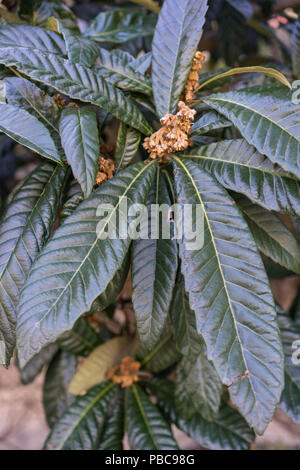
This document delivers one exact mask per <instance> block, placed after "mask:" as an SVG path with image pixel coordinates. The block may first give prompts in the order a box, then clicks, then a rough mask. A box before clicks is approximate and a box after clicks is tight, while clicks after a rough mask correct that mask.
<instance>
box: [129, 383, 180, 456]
mask: <svg viewBox="0 0 300 470" xmlns="http://www.w3.org/2000/svg"><path fill="white" fill-rule="evenodd" d="M127 393H128V396H127V408H126V428H127V432H128V439H129V444H130V446H131V448H132V449H134V450H177V449H178V446H177V444H176V441H175V439H174V437H173V435H172V431H171V428H170V427H169V425H168V424H167V423H166V421H165V420H164V418H163V417H162V416H161V414H160V412H159V411H158V409H157V408H156V407H155V405H153V404H152V403H151V401H150V399H149V397H148V396H147V395H146V394H145V392H144V391H143V390H142V389H141V388H140V387H139V386H138V385H133V386H132V387H131V388H130V389H128V392H127Z"/></svg>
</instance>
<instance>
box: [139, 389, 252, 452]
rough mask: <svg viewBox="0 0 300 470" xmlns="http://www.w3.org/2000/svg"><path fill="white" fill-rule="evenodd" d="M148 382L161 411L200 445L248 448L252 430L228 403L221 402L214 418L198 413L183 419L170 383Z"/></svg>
mask: <svg viewBox="0 0 300 470" xmlns="http://www.w3.org/2000/svg"><path fill="white" fill-rule="evenodd" d="M147 386H148V387H149V388H150V390H151V391H152V392H153V393H154V394H155V396H156V398H157V399H158V406H159V408H160V409H161V410H162V412H163V414H164V415H165V416H166V417H167V418H168V419H169V420H171V421H172V422H173V423H176V425H177V427H178V428H179V429H181V430H182V431H183V432H185V433H186V434H187V435H188V436H190V437H191V438H192V439H194V440H195V441H197V442H198V443H199V444H200V445H201V446H203V447H205V448H208V449H213V450H247V449H249V447H250V445H251V443H252V442H253V441H254V439H255V435H254V433H253V431H252V430H251V429H250V428H249V426H248V425H247V423H246V421H245V420H244V419H243V418H242V417H241V415H240V414H239V413H238V412H237V411H236V410H234V409H233V408H231V407H230V406H228V405H225V404H223V405H222V407H221V409H220V411H219V413H218V416H217V417H216V418H215V419H214V421H207V420H205V419H204V418H202V417H201V416H200V415H199V414H195V415H194V416H193V417H192V418H191V419H189V420H185V419H183V418H181V417H180V416H178V413H177V411H176V409H175V405H174V398H173V396H174V385H173V384H172V383H170V382H166V381H161V380H159V381H158V380H156V381H155V380H151V381H148V382H147Z"/></svg>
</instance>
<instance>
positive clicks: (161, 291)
mask: <svg viewBox="0 0 300 470" xmlns="http://www.w3.org/2000/svg"><path fill="white" fill-rule="evenodd" d="M156 175H157V176H156V180H155V181H154V184H153V186H152V191H151V192H150V194H149V198H148V201H147V206H148V217H149V220H148V218H147V219H146V226H142V227H141V231H142V232H144V233H145V235H146V237H148V238H145V239H144V238H142V239H138V240H134V241H133V250H132V287H133V293H132V301H133V307H134V310H135V315H136V322H137V328H138V333H139V337H140V339H141V342H142V344H143V346H144V347H145V348H147V349H148V350H149V351H151V350H152V349H153V348H154V347H155V345H156V344H157V342H158V341H159V339H160V337H161V335H162V332H163V330H164V328H165V322H166V319H167V315H168V311H169V308H170V303H171V300H172V293H173V286H174V282H175V278H176V273H177V256H178V255H177V243H176V240H172V233H171V222H170V219H169V211H170V207H171V203H170V198H169V195H168V190H167V186H166V182H165V179H164V176H163V175H162V173H161V172H160V171H157V174H156ZM154 204H155V205H156V206H154V207H156V208H157V213H156V214H157V221H156V224H158V225H157V226H156V230H157V233H151V231H152V230H153V226H154V224H155V222H154V221H153V218H154V215H155V214H154V213H153V212H154V211H153V205H154ZM161 204H164V205H165V208H164V209H163V212H162V223H163V229H162V228H161V227H159V224H160V222H159V212H158V210H159V207H158V205H161ZM141 225H143V224H141ZM162 230H167V232H168V233H167V232H166V233H163V232H162Z"/></svg>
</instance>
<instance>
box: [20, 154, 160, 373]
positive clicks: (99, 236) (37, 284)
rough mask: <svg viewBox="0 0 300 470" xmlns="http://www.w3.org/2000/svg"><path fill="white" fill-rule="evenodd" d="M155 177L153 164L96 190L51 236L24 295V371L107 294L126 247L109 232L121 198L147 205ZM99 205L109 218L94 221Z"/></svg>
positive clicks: (126, 242)
mask: <svg viewBox="0 0 300 470" xmlns="http://www.w3.org/2000/svg"><path fill="white" fill-rule="evenodd" d="M153 173H154V165H153V163H148V164H147V165H145V164H144V163H139V164H136V165H134V166H133V165H132V166H131V167H130V168H129V169H125V170H122V171H121V172H120V173H119V174H118V176H117V177H115V178H113V179H111V180H109V181H107V182H105V183H104V184H103V185H102V186H101V187H100V188H98V189H97V190H95V191H94V192H93V193H92V195H91V196H90V198H89V199H87V200H86V201H84V202H83V203H82V204H80V205H79V206H78V208H77V209H75V211H74V212H73V214H72V215H71V216H69V217H67V218H66V219H65V220H64V221H63V223H62V225H61V226H60V227H59V229H58V230H57V231H56V232H55V234H54V236H53V237H52V239H51V241H50V242H49V243H48V245H47V247H46V249H44V250H43V252H42V254H41V255H40V257H39V258H38V260H37V262H36V263H35V264H34V266H33V268H32V269H31V271H30V274H29V276H28V278H27V281H26V284H25V287H24V289H23V291H22V297H21V301H20V306H19V325H18V347H19V350H20V358H22V365H25V364H26V362H27V361H28V360H29V359H30V358H31V357H32V355H34V354H36V353H37V352H38V351H39V350H40V349H41V348H42V347H43V346H46V345H47V344H49V343H51V342H53V341H55V340H56V339H57V338H58V337H59V336H60V335H61V334H62V333H64V332H65V331H68V330H70V329H72V327H73V325H74V323H75V321H76V320H77V319H78V318H79V317H80V316H81V315H82V314H84V313H86V312H89V310H90V308H91V306H92V303H93V301H94V300H95V299H96V298H97V297H98V296H99V295H101V294H103V293H104V292H105V291H106V289H107V287H108V285H109V283H110V281H111V280H112V279H113V277H114V275H115V274H116V272H117V271H118V270H119V269H120V267H121V266H122V263H123V261H124V259H125V256H126V253H127V251H128V248H129V245H130V238H129V234H128V233H127V235H126V234H125V237H124V238H118V236H120V232H119V230H118V228H116V238H112V239H111V238H110V236H112V235H113V233H111V232H109V230H113V229H114V227H115V222H113V218H114V217H116V216H117V215H118V212H119V209H120V204H123V202H124V200H125V198H128V201H130V203H143V202H144V201H145V198H146V197H147V194H148V191H149V188H150V184H151V180H152V178H153ZM103 204H105V205H106V204H110V205H111V211H110V212H109V215H107V212H106V208H105V209H104V213H102V215H101V213H99V212H98V216H97V211H99V207H100V208H101V207H102V208H104V206H103ZM105 207H107V206H105ZM121 210H122V209H121ZM127 223H131V225H132V226H135V225H136V223H137V221H136V219H134V218H132V217H129V218H128V221H127ZM117 225H118V224H117ZM103 237H104V238H103ZM83 241H84V242H83ZM33 326H34V329H33Z"/></svg>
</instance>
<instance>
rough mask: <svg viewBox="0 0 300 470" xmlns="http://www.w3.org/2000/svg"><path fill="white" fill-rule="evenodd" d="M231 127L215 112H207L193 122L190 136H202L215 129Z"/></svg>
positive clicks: (229, 123) (228, 122)
mask: <svg viewBox="0 0 300 470" xmlns="http://www.w3.org/2000/svg"><path fill="white" fill-rule="evenodd" d="M231 125H232V124H231V122H230V121H228V120H227V119H225V118H223V116H221V115H220V114H218V113H216V112H215V111H209V112H208V113H205V114H204V115H203V116H201V118H200V119H198V121H196V122H195V124H194V125H193V127H192V136H193V135H202V134H205V133H206V132H209V131H213V130H215V129H222V128H224V127H230V126H231Z"/></svg>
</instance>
